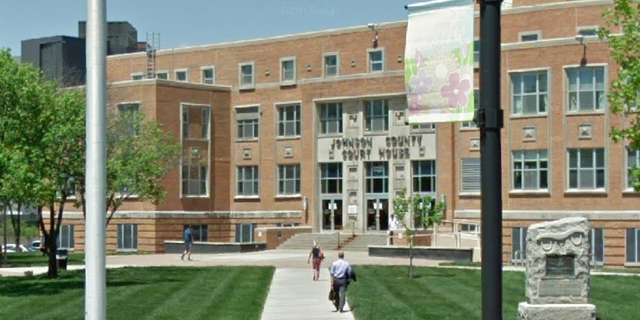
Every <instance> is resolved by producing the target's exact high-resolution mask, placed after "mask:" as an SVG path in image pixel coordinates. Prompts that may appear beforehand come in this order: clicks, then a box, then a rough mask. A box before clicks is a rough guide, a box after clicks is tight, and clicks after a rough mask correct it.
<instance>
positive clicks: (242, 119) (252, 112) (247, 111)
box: [236, 107, 260, 140]
mask: <svg viewBox="0 0 640 320" xmlns="http://www.w3.org/2000/svg"><path fill="white" fill-rule="evenodd" d="M259 120H260V110H259V108H258V107H249V108H236V121H237V123H238V127H237V130H236V134H237V137H238V139H242V140H247V139H258V137H259V135H260V126H259V123H260V122H259Z"/></svg>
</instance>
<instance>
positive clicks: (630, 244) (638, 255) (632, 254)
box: [625, 228, 640, 263]
mask: <svg viewBox="0 0 640 320" xmlns="http://www.w3.org/2000/svg"><path fill="white" fill-rule="evenodd" d="M625 251H626V256H627V258H626V260H625V261H626V262H627V263H640V228H627V239H626V250H625Z"/></svg>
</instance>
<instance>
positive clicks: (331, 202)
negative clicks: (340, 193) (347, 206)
mask: <svg viewBox="0 0 640 320" xmlns="http://www.w3.org/2000/svg"><path fill="white" fill-rule="evenodd" d="M322 230H342V199H323V200H322Z"/></svg>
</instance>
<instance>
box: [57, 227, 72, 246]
mask: <svg viewBox="0 0 640 320" xmlns="http://www.w3.org/2000/svg"><path fill="white" fill-rule="evenodd" d="M56 240H57V245H56V246H57V247H58V249H73V225H70V224H63V225H61V226H60V232H59V233H58V239H56Z"/></svg>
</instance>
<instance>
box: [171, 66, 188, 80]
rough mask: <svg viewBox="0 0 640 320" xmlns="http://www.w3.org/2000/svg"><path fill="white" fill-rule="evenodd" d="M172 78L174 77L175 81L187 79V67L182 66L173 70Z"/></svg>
mask: <svg viewBox="0 0 640 320" xmlns="http://www.w3.org/2000/svg"><path fill="white" fill-rule="evenodd" d="M173 78H174V79H176V81H184V82H187V81H189V69H187V68H182V69H176V70H174V71H173Z"/></svg>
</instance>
